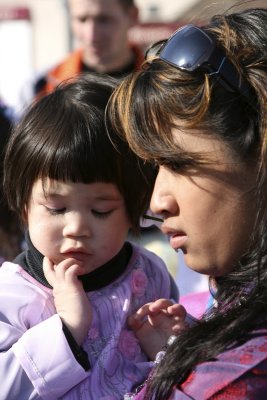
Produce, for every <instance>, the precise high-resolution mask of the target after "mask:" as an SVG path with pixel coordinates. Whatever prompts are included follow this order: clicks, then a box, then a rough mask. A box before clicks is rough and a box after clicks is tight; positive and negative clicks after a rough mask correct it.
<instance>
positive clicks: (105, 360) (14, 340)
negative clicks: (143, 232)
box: [0, 75, 179, 400]
mask: <svg viewBox="0 0 267 400" xmlns="http://www.w3.org/2000/svg"><path fill="white" fill-rule="evenodd" d="M115 85H116V82H115V81H114V80H112V79H111V78H108V77H103V76H102V77H100V76H98V75H90V76H88V77H83V78H82V77H81V78H79V79H78V80H76V81H72V82H68V83H65V84H63V85H61V86H60V87H58V88H57V89H56V90H55V91H54V92H53V93H52V94H50V95H48V96H46V97H44V98H42V99H41V100H40V101H38V102H36V103H35V104H33V105H32V106H31V108H30V109H29V110H28V111H27V113H26V114H25V116H24V118H23V119H22V121H21V122H20V123H19V124H18V125H17V127H16V128H15V129H14V131H13V133H12V136H11V139H10V141H9V144H8V147H7V153H6V158H5V176H4V187H5V191H6V194H7V197H8V201H9V205H10V207H11V208H12V209H13V210H15V211H16V212H17V213H19V214H20V216H21V217H22V218H23V221H24V223H25V227H26V228H27V232H26V238H27V244H28V249H27V250H26V251H25V252H24V253H22V254H20V255H19V256H18V257H17V258H16V259H15V261H14V262H13V263H11V262H5V263H4V264H3V266H2V267H1V268H0V351H1V353H0V382H1V398H4V399H10V400H11V399H19V400H24V399H27V400H29V399H39V398H41V399H49V400H53V399H59V398H62V399H72V400H75V399H77V400H78V399H87V400H88V399H93V400H95V399H98V400H100V399H102V400H104V399H105V400H108V399H109V400H111V399H122V398H123V395H124V393H126V392H129V391H131V390H132V389H133V388H134V387H135V386H137V385H138V384H140V383H141V382H142V381H144V379H145V378H146V377H147V375H148V373H149V371H150V368H151V366H152V362H150V361H149V359H148V357H147V356H146V355H145V354H144V352H143V351H142V350H141V348H140V346H139V343H138V341H137V339H136V336H135V335H134V333H133V332H132V331H131V330H130V328H129V327H128V325H127V319H128V317H129V315H132V314H134V313H135V312H136V311H137V310H138V309H139V308H140V307H141V306H142V305H144V304H146V303H149V302H153V301H155V300H156V299H160V298H167V299H171V298H173V297H174V296H175V294H174V292H175V290H174V288H173V284H172V282H171V278H170V275H169V273H168V271H167V268H166V267H165V265H164V263H163V262H162V261H161V260H160V259H159V258H158V257H157V256H156V255H154V254H152V253H150V252H148V251H147V250H145V249H143V248H140V247H138V246H136V245H135V244H133V243H130V242H127V241H126V237H127V234H128V231H129V229H130V228H131V229H132V230H133V231H134V232H138V228H139V220H140V217H141V216H142V215H143V213H144V212H145V210H146V209H147V207H148V201H149V198H150V195H151V190H152V185H153V179H152V176H153V175H154V172H153V171H152V170H151V169H150V167H149V166H148V165H146V164H144V163H143V162H142V161H140V159H138V158H137V157H136V156H135V155H134V154H133V153H132V152H131V151H130V150H129V148H128V146H127V145H126V143H125V142H122V141H121V140H120V139H119V138H118V137H116V136H115V135H114V134H113V133H112V131H111V130H109V132H108V134H107V131H106V125H105V118H104V117H105V107H106V104H107V102H108V99H109V97H110V95H111V93H112V91H113V89H114V88H115ZM107 124H108V123H107ZM176 294H177V293H176ZM176 300H177V298H176ZM173 307H174V308H175V306H173ZM164 308H165V305H164ZM171 309H172V307H170V310H171ZM162 312H164V311H162ZM165 313H166V311H165ZM170 315H171V312H170ZM174 320H175V319H174ZM176 320H179V318H178V319H177V318H176ZM171 321H172V318H170V319H169V322H170V325H171V324H172V322H171ZM167 325H168V324H167ZM169 328H171V329H172V327H169V326H166V335H167V331H168V332H169ZM173 331H175V325H174V326H173ZM151 340H152V333H151ZM162 340H163V339H162Z"/></svg>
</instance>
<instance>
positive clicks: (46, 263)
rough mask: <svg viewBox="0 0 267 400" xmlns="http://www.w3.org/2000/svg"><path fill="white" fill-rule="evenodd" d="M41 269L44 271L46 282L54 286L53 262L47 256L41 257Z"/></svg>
mask: <svg viewBox="0 0 267 400" xmlns="http://www.w3.org/2000/svg"><path fill="white" fill-rule="evenodd" d="M43 271H44V276H45V278H46V280H47V282H48V283H49V284H50V285H51V286H54V282H55V270H54V264H53V263H52V261H51V260H49V258H48V257H44V259H43Z"/></svg>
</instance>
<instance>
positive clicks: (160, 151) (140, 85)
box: [110, 9, 267, 400]
mask: <svg viewBox="0 0 267 400" xmlns="http://www.w3.org/2000/svg"><path fill="white" fill-rule="evenodd" d="M266 26H267V9H249V10H245V11H242V12H239V13H233V14H230V15H217V16H215V17H213V18H212V20H211V22H210V24H209V25H207V26H204V27H202V28H201V29H200V28H198V27H196V26H192V25H187V26H184V27H182V28H180V29H178V31H176V32H175V33H174V34H173V35H172V36H171V37H170V38H169V39H168V40H167V41H164V42H161V43H157V44H155V45H154V46H152V48H151V49H150V51H149V52H148V54H147V61H146V63H145V64H144V68H143V70H142V71H140V72H138V73H135V74H133V75H131V76H130V77H128V78H126V79H125V80H124V82H123V83H122V84H121V85H120V87H119V88H118V90H117V91H116V92H115V95H114V97H113V101H112V103H111V106H110V113H111V118H113V121H114V124H115V125H116V128H117V130H118V131H119V132H120V134H121V135H125V137H126V139H127V141H128V142H129V144H130V146H131V147H132V148H133V150H134V151H135V152H136V153H137V154H138V155H139V156H141V157H142V158H144V159H145V160H147V161H148V162H152V163H155V164H156V166H157V168H158V174H157V179H156V183H155V187H154V192H153V195H152V199H151V209H152V211H153V212H154V213H156V214H159V215H160V216H161V217H162V218H163V223H162V231H163V232H164V233H165V234H166V235H168V237H169V241H170V245H171V246H172V247H173V249H174V250H176V251H177V250H178V249H181V250H182V251H183V253H184V256H185V262H186V264H187V265H188V266H189V267H190V268H191V269H192V270H195V271H197V272H199V273H201V274H205V275H208V276H209V277H210V288H211V293H212V295H213V297H214V301H213V305H212V306H211V307H210V308H209V309H208V310H207V312H206V313H205V315H204V316H203V318H202V319H201V320H200V321H199V323H197V324H195V325H194V326H193V327H191V328H189V329H188V330H187V331H185V332H184V333H182V334H180V335H179V336H178V337H177V339H176V340H175V341H174V343H173V344H172V345H170V346H169V348H168V350H167V352H166V354H165V357H164V358H163V360H162V361H161V363H160V364H159V365H158V366H157V368H156V369H155V371H154V373H153V374H152V376H151V377H150V379H149V380H148V382H147V384H146V385H145V387H144V388H143V389H142V391H141V392H140V393H139V394H138V395H137V396H136V398H137V399H143V398H145V399H161V400H162V399H175V400H177V399H197V400H202V399H215V398H216V400H217V399H226V398H227V399H243V400H244V399H257V400H259V399H263V398H266V393H267V379H266V378H267V377H266V374H267V313H266V304H267V285H266V284H267V180H266V168H267V109H266V104H267V91H266V85H267V30H266ZM149 312H150V311H149V307H147V308H145V309H144V308H143V309H142V310H141V311H140V312H139V316H140V315H142V316H144V315H146V314H147V315H148V314H149ZM146 323H147V322H146ZM133 327H134V328H135V329H136V334H137V336H138V337H139V338H140V340H142V326H141V328H140V326H139V325H138V326H137V327H136V326H134V324H133ZM143 342H144V347H145V346H146V342H145V341H144V340H143Z"/></svg>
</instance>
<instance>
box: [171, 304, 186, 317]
mask: <svg viewBox="0 0 267 400" xmlns="http://www.w3.org/2000/svg"><path fill="white" fill-rule="evenodd" d="M167 312H168V314H170V315H174V316H177V317H179V318H180V319H185V317H186V314H187V312H186V309H185V308H184V306H182V305H181V304H172V305H171V306H169V307H168V308H167Z"/></svg>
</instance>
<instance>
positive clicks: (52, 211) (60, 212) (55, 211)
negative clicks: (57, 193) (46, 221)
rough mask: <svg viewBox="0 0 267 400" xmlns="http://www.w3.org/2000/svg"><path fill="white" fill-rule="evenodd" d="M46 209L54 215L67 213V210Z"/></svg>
mask: <svg viewBox="0 0 267 400" xmlns="http://www.w3.org/2000/svg"><path fill="white" fill-rule="evenodd" d="M46 209H47V211H48V212H49V213H50V214H52V215H58V214H63V213H64V212H65V211H66V208H49V207H46Z"/></svg>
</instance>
